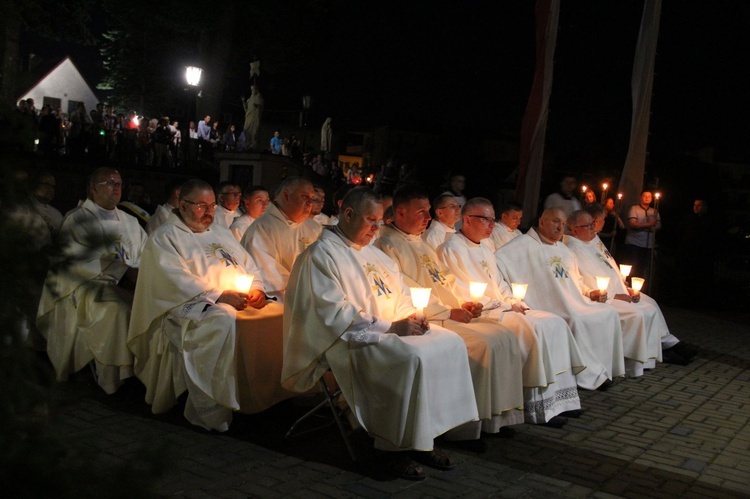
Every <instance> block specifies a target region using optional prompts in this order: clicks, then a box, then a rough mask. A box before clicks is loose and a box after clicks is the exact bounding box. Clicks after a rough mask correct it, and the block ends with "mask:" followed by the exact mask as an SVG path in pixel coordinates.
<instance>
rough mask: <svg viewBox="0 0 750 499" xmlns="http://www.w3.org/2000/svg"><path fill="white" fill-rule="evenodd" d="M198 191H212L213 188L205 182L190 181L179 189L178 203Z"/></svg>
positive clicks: (195, 179) (198, 180)
mask: <svg viewBox="0 0 750 499" xmlns="http://www.w3.org/2000/svg"><path fill="white" fill-rule="evenodd" d="M198 191H211V192H213V191H214V188H213V187H211V184H209V183H208V182H205V181H203V180H200V179H197V178H194V179H190V180H188V181H187V182H185V183H184V184H182V187H181V188H180V201H182V200H183V199H185V198H187V197H188V196H189V195H191V194H192V193H194V192H198Z"/></svg>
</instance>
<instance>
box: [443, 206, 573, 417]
mask: <svg viewBox="0 0 750 499" xmlns="http://www.w3.org/2000/svg"><path fill="white" fill-rule="evenodd" d="M461 211H462V213H463V220H462V223H461V229H460V230H459V231H458V232H457V233H456V234H455V235H454V236H453V237H452V238H451V239H450V240H449V241H446V242H445V243H443V244H442V245H440V246H439V247H438V255H439V257H440V259H441V261H442V263H443V264H444V265H445V266H446V267H447V268H448V270H449V271H450V272H451V274H453V275H454V276H455V290H456V292H457V294H458V297H459V299H461V300H471V299H472V297H471V284H470V283H471V282H483V283H487V287H486V288H485V290H484V293H483V295H482V297H481V298H480V300H481V302H482V303H483V304H484V311H483V313H482V320H487V321H492V322H494V323H497V322H500V323H501V324H502V325H503V326H505V327H507V328H508V329H509V330H510V331H512V332H513V333H514V334H515V335H516V336H517V338H518V342H519V344H520V346H521V353H522V359H523V385H524V402H525V403H524V413H525V419H526V422H528V423H536V424H548V425H549V426H553V427H558V428H559V427H561V426H563V425H564V424H565V423H566V422H567V420H566V418H565V416H572V417H577V416H579V415H580V408H581V402H580V399H579V397H578V389H577V388H576V377H575V375H576V373H579V372H580V371H581V370H583V369H584V367H585V364H584V362H583V361H582V359H581V355H580V353H579V351H578V347H577V345H576V342H575V340H574V339H573V336H572V334H571V332H570V329H569V328H568V326H567V324H566V323H565V321H564V320H562V319H561V318H560V317H558V316H556V315H555V314H551V313H549V312H544V311H541V310H529V309H528V306H527V305H526V304H525V303H524V302H523V301H516V300H514V299H513V296H512V293H511V291H510V288H509V287H508V286H507V285H506V284H505V282H503V281H502V278H501V277H500V275H499V273H498V271H497V267H496V266H495V265H494V255H493V254H492V252H491V251H490V250H489V248H488V247H487V246H485V245H484V244H482V241H484V240H486V239H487V238H489V236H490V234H491V232H492V226H493V225H494V221H495V212H494V209H493V207H492V203H491V202H490V201H489V200H488V199H485V198H472V199H470V200H468V201H467V202H466V204H465V205H464V207H463V208H462V210H461Z"/></svg>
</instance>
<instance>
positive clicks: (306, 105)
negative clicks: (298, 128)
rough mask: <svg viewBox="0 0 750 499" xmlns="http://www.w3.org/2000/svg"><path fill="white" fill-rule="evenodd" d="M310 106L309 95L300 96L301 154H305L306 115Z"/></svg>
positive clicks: (310, 99)
mask: <svg viewBox="0 0 750 499" xmlns="http://www.w3.org/2000/svg"><path fill="white" fill-rule="evenodd" d="M311 105H312V97H311V96H310V95H309V94H305V95H303V96H302V154H303V155H304V154H305V153H306V152H307V113H308V112H309V111H310V106H311Z"/></svg>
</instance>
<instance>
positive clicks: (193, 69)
mask: <svg viewBox="0 0 750 499" xmlns="http://www.w3.org/2000/svg"><path fill="white" fill-rule="evenodd" d="M202 73H203V70H202V69H201V68H199V67H197V66H188V67H187V68H185V79H186V80H187V83H188V85H190V86H191V87H197V86H198V84H199V83H200V82H201V74H202Z"/></svg>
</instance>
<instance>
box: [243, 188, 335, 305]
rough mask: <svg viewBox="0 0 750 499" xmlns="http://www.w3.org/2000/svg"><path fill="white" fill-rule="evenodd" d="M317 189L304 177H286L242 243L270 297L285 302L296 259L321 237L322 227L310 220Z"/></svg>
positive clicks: (248, 230) (246, 233)
mask: <svg viewBox="0 0 750 499" xmlns="http://www.w3.org/2000/svg"><path fill="white" fill-rule="evenodd" d="M314 199H315V189H314V188H313V184H312V182H311V181H309V180H307V179H305V178H302V177H287V178H286V179H284V181H283V182H282V183H281V185H279V187H278V189H277V191H276V196H275V198H274V200H273V202H272V203H271V204H270V205H268V208H267V209H266V211H265V213H263V215H261V216H260V218H258V220H256V221H255V222H254V223H253V224H252V225H251V226H250V228H249V229H247V232H245V235H244V236H242V240H241V241H240V243H241V244H242V246H243V247H244V248H245V249H246V250H247V252H248V253H250V256H252V257H253V260H255V262H256V263H257V264H258V267H260V269H261V273H262V276H263V282H264V283H265V285H266V289H267V290H268V294H269V295H271V296H273V297H274V298H276V299H278V300H279V301H280V302H283V300H284V289H286V282H287V279H289V273H290V272H291V271H292V265H294V260H295V259H296V258H297V255H299V254H300V253H302V251H303V250H304V249H305V248H307V247H308V246H310V245H311V244H312V243H313V242H314V241H315V240H316V239H318V236H320V231H321V230H322V229H321V226H320V225H318V224H317V222H315V221H314V220H311V219H310V218H308V217H309V215H310V211H312V205H313V200H314Z"/></svg>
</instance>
